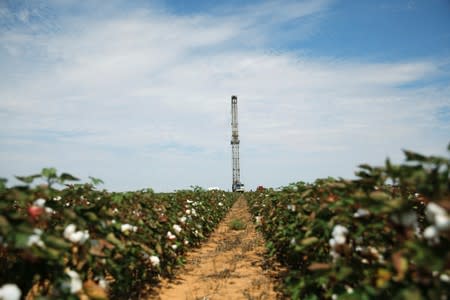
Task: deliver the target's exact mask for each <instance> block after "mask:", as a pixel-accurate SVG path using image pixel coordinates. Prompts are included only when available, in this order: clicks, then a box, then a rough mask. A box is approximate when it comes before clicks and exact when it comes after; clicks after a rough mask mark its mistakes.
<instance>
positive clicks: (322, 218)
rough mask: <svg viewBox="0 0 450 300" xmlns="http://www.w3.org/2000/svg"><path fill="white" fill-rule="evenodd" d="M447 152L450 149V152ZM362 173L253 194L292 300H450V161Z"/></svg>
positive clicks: (422, 159)
mask: <svg viewBox="0 0 450 300" xmlns="http://www.w3.org/2000/svg"><path fill="white" fill-rule="evenodd" d="M449 150H450V149H449ZM405 155H406V162H405V163H404V164H402V165H393V164H391V163H390V161H389V160H387V161H386V165H385V166H384V167H371V166H369V165H361V166H360V170H359V171H357V173H356V175H357V176H358V179H356V180H344V179H339V180H336V179H332V178H328V179H323V180H317V181H316V182H315V183H313V184H306V183H302V182H300V183H296V184H291V185H289V186H287V187H285V188H283V189H282V190H277V191H274V190H262V191H258V192H255V193H248V194H247V199H248V201H249V204H250V209H251V211H252V213H253V215H254V217H255V222H256V224H258V228H259V229H260V230H261V231H262V232H263V234H264V235H265V237H266V239H267V247H268V251H269V254H270V255H272V256H273V257H276V258H277V259H278V261H279V262H280V263H281V264H282V265H283V266H284V267H285V268H286V270H287V272H286V273H285V274H286V276H285V278H284V285H283V289H284V292H285V294H286V295H287V296H289V297H290V298H292V299H380V298H384V299H405V300H406V299H440V300H445V299H449V298H450V296H449V295H450V292H449V291H450V217H449V211H450V181H449V165H450V161H449V160H448V159H446V158H442V157H434V156H430V157H426V156H423V155H420V154H417V153H413V152H409V151H405Z"/></svg>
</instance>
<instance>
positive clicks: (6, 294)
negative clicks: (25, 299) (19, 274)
mask: <svg viewBox="0 0 450 300" xmlns="http://www.w3.org/2000/svg"><path fill="white" fill-rule="evenodd" d="M20 296H22V291H21V290H20V289H19V287H18V286H17V285H15V284H13V283H7V284H4V285H2V286H1V287H0V299H2V300H19V299H20Z"/></svg>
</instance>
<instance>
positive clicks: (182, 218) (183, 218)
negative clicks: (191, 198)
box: [178, 216, 187, 224]
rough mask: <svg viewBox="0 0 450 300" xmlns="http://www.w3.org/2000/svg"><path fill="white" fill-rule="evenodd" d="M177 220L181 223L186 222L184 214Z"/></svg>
mask: <svg viewBox="0 0 450 300" xmlns="http://www.w3.org/2000/svg"><path fill="white" fill-rule="evenodd" d="M178 220H179V221H180V223H181V224H184V223H186V220H187V218H186V216H182V217H181V218H179V219H178Z"/></svg>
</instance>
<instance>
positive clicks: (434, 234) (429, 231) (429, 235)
mask: <svg viewBox="0 0 450 300" xmlns="http://www.w3.org/2000/svg"><path fill="white" fill-rule="evenodd" d="M423 237H424V238H426V239H427V240H428V243H430V244H438V243H439V232H438V230H437V228H436V227H434V226H428V227H427V228H425V230H424V231H423Z"/></svg>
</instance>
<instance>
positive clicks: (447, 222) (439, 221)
mask: <svg viewBox="0 0 450 300" xmlns="http://www.w3.org/2000/svg"><path fill="white" fill-rule="evenodd" d="M435 225H436V227H437V229H438V230H440V231H446V230H449V229H450V218H449V217H448V216H446V215H437V216H436V217H435Z"/></svg>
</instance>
